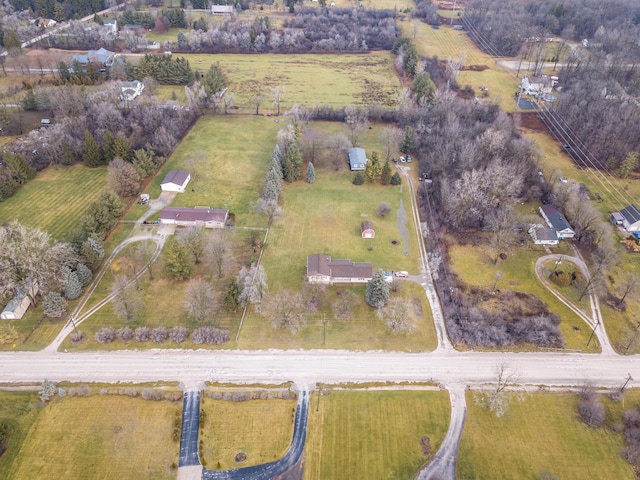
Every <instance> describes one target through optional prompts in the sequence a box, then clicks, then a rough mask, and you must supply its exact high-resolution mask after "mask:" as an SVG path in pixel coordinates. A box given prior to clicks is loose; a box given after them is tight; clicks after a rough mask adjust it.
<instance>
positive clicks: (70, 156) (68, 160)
mask: <svg viewBox="0 0 640 480" xmlns="http://www.w3.org/2000/svg"><path fill="white" fill-rule="evenodd" d="M61 156H62V160H61V161H62V165H67V166H69V165H73V164H74V163H76V160H77V159H76V154H75V152H74V151H73V148H72V147H71V145H70V144H69V142H62V155H61Z"/></svg>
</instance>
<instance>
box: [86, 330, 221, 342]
mask: <svg viewBox="0 0 640 480" xmlns="http://www.w3.org/2000/svg"><path fill="white" fill-rule="evenodd" d="M94 338H95V340H96V342H98V343H101V344H109V343H111V342H113V341H115V340H119V341H121V342H128V341H131V340H133V341H135V342H139V343H143V342H148V341H151V342H153V343H157V344H160V343H164V342H166V341H167V340H171V341H173V342H175V343H182V342H185V341H186V340H187V339H188V338H189V329H188V328H186V327H180V326H176V327H171V328H167V327H164V326H160V327H154V328H150V327H137V328H135V329H132V328H130V327H122V328H118V329H114V328H111V327H104V328H101V329H100V330H98V331H97V332H96V333H95V334H94ZM191 341H192V342H193V343H194V344H196V345H200V344H203V343H206V344H209V345H223V344H225V343H227V342H228V341H229V332H228V331H227V330H223V329H220V328H216V327H198V328H196V329H195V330H194V331H193V332H191Z"/></svg>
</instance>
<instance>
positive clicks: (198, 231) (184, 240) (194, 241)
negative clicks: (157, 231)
mask: <svg viewBox="0 0 640 480" xmlns="http://www.w3.org/2000/svg"><path fill="white" fill-rule="evenodd" d="M175 239H176V242H178V244H180V245H181V246H182V247H184V248H185V249H186V250H187V252H189V253H190V254H191V255H192V256H193V261H194V262H195V263H196V264H197V263H200V261H201V260H202V256H203V254H204V250H205V246H206V244H207V238H206V236H205V232H204V228H203V227H197V226H194V227H187V228H185V229H182V230H178V232H177V233H176V236H175Z"/></svg>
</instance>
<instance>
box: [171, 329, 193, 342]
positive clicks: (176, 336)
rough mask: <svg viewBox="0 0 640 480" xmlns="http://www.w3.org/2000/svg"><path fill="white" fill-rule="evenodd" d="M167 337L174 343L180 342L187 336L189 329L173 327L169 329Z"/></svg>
mask: <svg viewBox="0 0 640 480" xmlns="http://www.w3.org/2000/svg"><path fill="white" fill-rule="evenodd" d="M169 338H170V339H171V340H173V341H174V342H176V343H182V342H184V341H185V340H186V339H187V338H189V330H188V329H187V328H186V327H173V328H171V329H170V330H169Z"/></svg>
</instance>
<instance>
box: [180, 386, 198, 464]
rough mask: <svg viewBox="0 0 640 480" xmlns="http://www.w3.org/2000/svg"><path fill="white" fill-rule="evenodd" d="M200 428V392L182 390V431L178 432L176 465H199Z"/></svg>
mask: <svg viewBox="0 0 640 480" xmlns="http://www.w3.org/2000/svg"><path fill="white" fill-rule="evenodd" d="M199 428H200V392H184V397H183V403H182V432H181V433H180V461H179V463H178V466H179V467H180V468H182V467H193V466H198V465H200V458H199V457H198V430H199Z"/></svg>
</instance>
